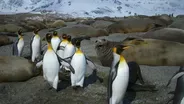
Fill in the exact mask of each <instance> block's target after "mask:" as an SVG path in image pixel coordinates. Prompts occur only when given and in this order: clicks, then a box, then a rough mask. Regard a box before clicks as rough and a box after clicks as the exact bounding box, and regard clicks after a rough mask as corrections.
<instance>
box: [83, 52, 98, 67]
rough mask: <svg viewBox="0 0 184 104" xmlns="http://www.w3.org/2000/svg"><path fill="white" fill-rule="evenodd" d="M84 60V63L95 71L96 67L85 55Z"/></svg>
mask: <svg viewBox="0 0 184 104" xmlns="http://www.w3.org/2000/svg"><path fill="white" fill-rule="evenodd" d="M85 58H86V63H87V64H88V66H89V67H91V68H92V69H93V70H97V67H96V65H95V64H94V62H93V61H92V60H90V59H89V58H88V57H87V56H86V55H85Z"/></svg>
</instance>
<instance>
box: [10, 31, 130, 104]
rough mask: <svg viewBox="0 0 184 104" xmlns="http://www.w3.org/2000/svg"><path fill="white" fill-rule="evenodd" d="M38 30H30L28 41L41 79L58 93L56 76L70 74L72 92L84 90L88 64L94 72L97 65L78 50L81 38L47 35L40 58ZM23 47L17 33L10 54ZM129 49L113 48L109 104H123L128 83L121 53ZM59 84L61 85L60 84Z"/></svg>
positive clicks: (126, 47) (21, 36) (120, 46)
mask: <svg viewBox="0 0 184 104" xmlns="http://www.w3.org/2000/svg"><path fill="white" fill-rule="evenodd" d="M38 32H39V29H35V30H34V31H33V36H32V38H31V42H30V53H31V61H32V62H34V63H37V64H38V63H39V64H40V65H42V69H43V79H44V80H45V81H46V82H47V84H48V85H49V87H51V88H54V89H55V90H56V91H58V90H59V89H58V83H60V82H61V81H60V80H59V73H62V72H64V71H69V73H70V81H71V86H72V88H73V89H74V90H77V89H78V88H83V87H84V80H85V73H86V70H87V65H89V66H90V67H91V68H92V69H93V70H94V71H96V70H97V67H96V65H95V64H94V63H93V62H92V61H91V60H90V59H89V58H88V57H87V56H86V55H85V53H84V52H83V51H82V49H81V41H82V39H80V38H72V37H71V36H70V35H67V34H62V37H61V38H60V37H59V36H58V33H57V31H54V32H53V33H47V34H46V35H45V39H46V41H47V44H46V46H47V49H46V51H45V52H44V54H43V58H42V59H41V60H40V59H39V58H40V56H41V55H42V54H41V52H42V46H41V45H42V41H41V37H40V35H39V34H38ZM23 48H24V39H23V35H22V31H21V30H19V31H18V39H17V41H16V42H15V43H14V44H13V55H15V56H21V55H22V51H23ZM128 48H129V46H124V45H116V46H114V47H113V48H112V51H113V61H112V64H111V68H110V71H109V76H108V88H107V95H108V97H107V100H108V104H123V99H124V96H125V93H126V91H127V87H128V83H129V77H130V76H129V66H128V64H127V62H126V59H125V58H124V57H123V55H122V54H121V53H122V52H123V50H125V49H128ZM61 83H62V82H61Z"/></svg>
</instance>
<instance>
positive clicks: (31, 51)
mask: <svg viewBox="0 0 184 104" xmlns="http://www.w3.org/2000/svg"><path fill="white" fill-rule="evenodd" d="M34 37H35V35H34V36H32V38H31V42H30V56H31V59H32V53H33V50H32V43H33V39H34Z"/></svg>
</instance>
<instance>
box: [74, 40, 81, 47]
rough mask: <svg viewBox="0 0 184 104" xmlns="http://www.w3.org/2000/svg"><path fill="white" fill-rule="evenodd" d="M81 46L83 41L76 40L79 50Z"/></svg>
mask: <svg viewBox="0 0 184 104" xmlns="http://www.w3.org/2000/svg"><path fill="white" fill-rule="evenodd" d="M80 45H81V40H78V39H76V41H75V46H76V47H77V48H80Z"/></svg>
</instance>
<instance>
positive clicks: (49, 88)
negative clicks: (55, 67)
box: [45, 82, 52, 90]
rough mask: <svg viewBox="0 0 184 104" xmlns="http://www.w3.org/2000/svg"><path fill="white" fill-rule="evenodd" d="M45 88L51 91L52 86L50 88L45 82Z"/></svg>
mask: <svg viewBox="0 0 184 104" xmlns="http://www.w3.org/2000/svg"><path fill="white" fill-rule="evenodd" d="M45 87H46V88H47V89H48V90H51V89H52V86H50V84H49V83H48V82H45Z"/></svg>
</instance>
